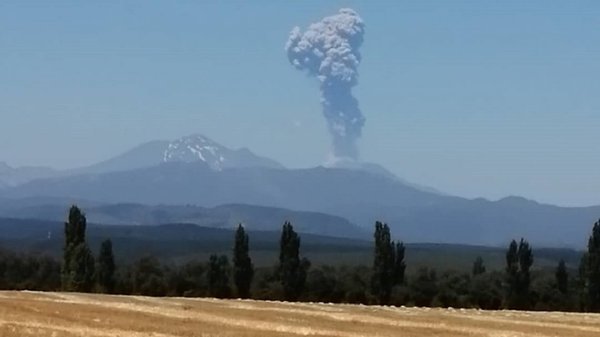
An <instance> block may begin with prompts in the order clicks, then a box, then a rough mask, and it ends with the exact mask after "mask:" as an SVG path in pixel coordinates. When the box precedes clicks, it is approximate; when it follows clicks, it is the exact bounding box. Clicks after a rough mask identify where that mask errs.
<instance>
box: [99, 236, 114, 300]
mask: <svg viewBox="0 0 600 337" xmlns="http://www.w3.org/2000/svg"><path fill="white" fill-rule="evenodd" d="M115 269H116V267H115V257H114V255H113V250H112V241H110V240H104V241H103V242H102V245H101V246H100V253H99V254H98V259H97V261H96V282H97V284H98V290H99V291H101V292H105V293H109V294H110V293H112V292H113V291H114V288H115Z"/></svg>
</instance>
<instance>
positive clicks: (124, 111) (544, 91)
mask: <svg viewBox="0 0 600 337" xmlns="http://www.w3.org/2000/svg"><path fill="white" fill-rule="evenodd" d="M340 7H351V8H354V9H355V10H357V11H358V12H359V14H360V15H361V16H362V17H363V19H364V21H365V23H366V25H367V26H366V34H365V43H364V45H363V48H362V55H363V62H362V64H361V65H360V69H359V71H360V79H359V85H358V86H357V87H356V89H355V95H356V97H357V98H358V99H359V100H360V106H361V108H362V110H363V113H364V115H365V117H366V119H367V121H366V125H365V128H364V129H363V137H362V139H361V140H360V142H359V147H360V151H361V156H362V159H363V160H365V161H370V162H376V163H379V164H382V165H384V166H385V167H387V168H388V169H390V170H391V171H393V172H394V173H396V174H398V175H399V176H401V177H403V178H404V179H406V180H409V181H412V182H415V183H419V184H425V185H429V186H432V187H435V188H437V189H439V190H441V191H444V192H447V193H451V194H456V195H461V196H466V197H477V196H483V197H487V198H491V199H497V198H500V197H503V196H507V195H522V196H525V197H528V198H533V199H536V200H539V201H543V202H550V203H556V204H561V205H591V204H600V193H599V191H600V170H599V169H598V167H600V155H599V154H600V132H599V131H600V2H597V1H485V0H481V1H417V0H415V1H377V2H375V1H327V2H326V1H298V2H288V1H238V2H230V1H211V2H209V1H206V2H201V1H102V2H91V1H58V0H57V1H52V2H50V1H10V0H4V1H1V2H0V74H1V76H2V81H1V82H0V116H2V118H1V120H0V161H7V162H8V163H9V164H12V165H50V166H54V167H57V168H66V167H74V166H83V165H86V164H90V163H93V162H96V161H98V160H101V159H105V158H108V157H110V156H112V155H114V154H117V153H119V152H123V151H124V150H126V149H128V148H130V147H133V146H135V145H137V144H139V143H142V142H145V141H149V140H153V139H173V138H178V137H180V136H183V135H187V134H191V133H203V134H206V135H207V136H209V137H211V138H213V139H215V140H216V141H218V142H220V143H223V144H224V145H227V146H230V147H242V146H246V147H249V148H250V149H252V150H253V151H254V152H257V153H259V154H262V155H265V156H269V157H272V158H274V159H276V160H278V161H280V162H282V163H283V164H285V165H287V166H289V167H310V166H316V165H319V164H321V163H323V162H324V161H325V160H326V158H327V153H328V151H329V136H328V134H327V130H326V126H325V121H324V119H323V117H322V116H321V111H320V106H319V91H318V84H317V83H316V80H315V79H314V78H309V77H307V76H305V75H303V74H302V73H300V72H298V71H296V70H294V69H293V68H292V67H291V66H290V65H289V63H288V61H287V58H286V55H285V52H284V44H285V41H286V39H287V36H288V33H289V31H290V30H291V28H292V27H293V26H295V25H300V26H301V27H305V26H306V25H307V24H309V23H310V22H314V21H317V20H319V19H320V18H321V17H323V16H326V15H330V14H333V13H335V12H336V11H337V10H338V9H339V8H340Z"/></svg>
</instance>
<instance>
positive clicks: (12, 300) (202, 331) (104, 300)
mask: <svg viewBox="0 0 600 337" xmlns="http://www.w3.org/2000/svg"><path fill="white" fill-rule="evenodd" d="M0 336H1V337H4V336H10V337H13V336H14V337H17V336H19V337H20V336H36V337H46V336H56V337H59V336H86V337H95V336H124V337H129V336H131V337H142V336H144V337H146V336H148V337H149V336H156V337H174V336H257V337H258V336H261V337H262V336H265V337H270V336H343V337H358V336H406V337H410V336H440V337H441V336H444V337H453V336H490V337H492V336H493V337H509V336H511V337H512V336H523V337H536V336H539V337H542V336H557V337H570V336H573V337H574V336H582V337H583V336H589V337H592V336H594V337H598V336H600V316H599V315H590V314H566V313H535V312H513V311H496V312H494V311H479V310H452V309H420V308H391V307H371V306H360V305H359V306H357V305H329V304H308V303H280V302H259V301H241V300H215V299H181V298H150V297H136V296H106V295H90V294H73V293H38V292H0Z"/></svg>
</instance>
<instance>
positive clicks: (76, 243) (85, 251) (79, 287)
mask: <svg viewBox="0 0 600 337" xmlns="http://www.w3.org/2000/svg"><path fill="white" fill-rule="evenodd" d="M86 226H87V220H86V218H85V215H84V214H83V213H82V212H81V210H80V209H79V208H78V207H77V206H72V207H71V209H70V210H69V219H68V221H67V222H66V223H65V244H64V248H63V263H62V266H61V283H62V288H63V290H66V291H78V292H90V291H91V290H92V288H93V286H94V265H95V261H94V256H93V255H92V252H91V251H90V249H89V247H88V245H87V243H86V241H85V230H86Z"/></svg>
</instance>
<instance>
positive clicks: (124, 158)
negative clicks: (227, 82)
mask: <svg viewBox="0 0 600 337" xmlns="http://www.w3.org/2000/svg"><path fill="white" fill-rule="evenodd" d="M166 162H185V163H194V162H201V163H206V164H207V165H208V167H210V168H211V169H213V170H222V169H226V168H244V167H265V168H283V166H282V165H281V164H279V163H277V162H276V161H274V160H272V159H269V158H265V157H261V156H258V155H256V154H254V153H252V152H251V151H250V150H248V149H246V148H242V149H237V150H233V149H230V148H227V147H225V146H223V145H221V144H219V143H217V142H215V141H213V140H211V139H209V138H208V137H205V136H203V135H200V134H194V135H190V136H186V137H182V138H179V139H176V140H173V141H164V140H157V141H151V142H147V143H144V144H141V145H139V146H136V147H135V148H133V149H131V150H129V151H127V152H125V153H123V154H120V155H118V156H116V157H113V158H110V159H108V160H105V161H103V162H100V163H98V164H94V165H91V166H88V167H83V168H79V169H74V170H69V171H67V172H64V174H63V175H78V174H91V173H108V172H118V171H128V170H134V169H139V168H146V167H152V166H156V165H160V164H162V163H166Z"/></svg>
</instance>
